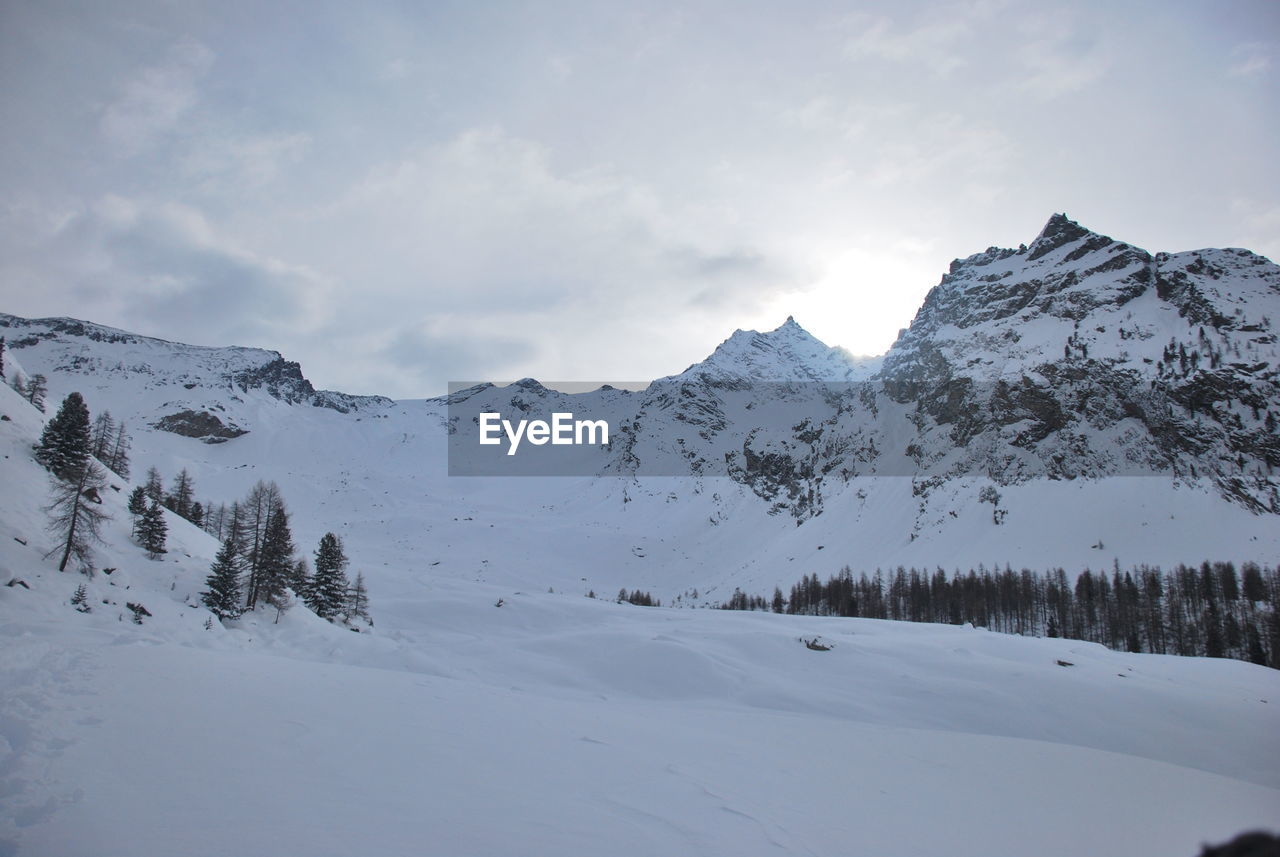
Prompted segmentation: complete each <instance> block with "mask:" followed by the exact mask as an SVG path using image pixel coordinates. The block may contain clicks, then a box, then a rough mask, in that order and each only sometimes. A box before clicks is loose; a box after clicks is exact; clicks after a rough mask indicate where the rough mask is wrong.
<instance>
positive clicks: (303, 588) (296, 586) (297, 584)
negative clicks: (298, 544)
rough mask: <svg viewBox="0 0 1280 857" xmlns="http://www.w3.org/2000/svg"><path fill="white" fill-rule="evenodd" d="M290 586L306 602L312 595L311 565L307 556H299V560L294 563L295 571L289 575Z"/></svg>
mask: <svg viewBox="0 0 1280 857" xmlns="http://www.w3.org/2000/svg"><path fill="white" fill-rule="evenodd" d="M289 588H290V589H292V590H293V593H294V594H295V595H297V596H298V597H299V598H301V599H302V600H303V602H304V603H305V602H306V600H307V599H308V598H309V597H310V595H311V565H310V564H309V563H308V562H307V558H306V557H305V556H300V557H298V561H297V562H295V563H294V564H293V573H292V574H290V575H289Z"/></svg>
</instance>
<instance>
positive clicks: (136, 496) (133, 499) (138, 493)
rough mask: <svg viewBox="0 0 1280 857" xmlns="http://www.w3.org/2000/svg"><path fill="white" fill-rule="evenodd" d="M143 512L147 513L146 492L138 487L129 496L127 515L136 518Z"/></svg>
mask: <svg viewBox="0 0 1280 857" xmlns="http://www.w3.org/2000/svg"><path fill="white" fill-rule="evenodd" d="M145 511H147V490H146V489H145V488H143V487H142V486H141V485H138V486H135V487H134V489H133V493H132V494H130V495H129V514H130V515H133V516H135V517H137V516H139V515H141V514H142V513H143V512H145Z"/></svg>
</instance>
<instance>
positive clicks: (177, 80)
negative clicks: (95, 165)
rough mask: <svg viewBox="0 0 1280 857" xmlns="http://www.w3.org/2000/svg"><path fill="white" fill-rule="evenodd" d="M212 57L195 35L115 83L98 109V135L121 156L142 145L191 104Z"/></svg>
mask: <svg viewBox="0 0 1280 857" xmlns="http://www.w3.org/2000/svg"><path fill="white" fill-rule="evenodd" d="M213 60H214V54H213V51H211V50H209V48H207V47H205V46H204V45H203V44H201V43H200V42H197V41H195V40H194V39H189V38H188V39H182V40H181V41H179V42H177V43H176V44H174V45H173V46H172V47H171V48H170V49H169V51H168V55H167V56H166V57H165V59H164V61H163V62H160V63H158V64H156V65H152V66H148V67H146V68H143V69H141V70H139V71H138V72H136V73H135V74H134V75H133V76H132V77H130V78H129V79H128V80H126V81H125V82H124V83H123V84H122V85H121V86H120V87H119V94H118V95H117V97H116V98H115V100H113V101H112V102H111V103H109V104H107V105H106V106H105V107H104V108H103V110H102V115H101V118H100V121H99V128H100V130H101V132H102V135H103V136H104V137H105V138H106V140H107V141H108V142H109V143H110V144H111V145H112V146H114V147H115V148H116V149H117V150H118V151H120V152H121V153H123V154H125V155H137V154H139V153H141V152H142V151H144V150H145V149H147V148H148V147H149V146H150V145H151V144H152V143H153V142H154V141H155V140H156V139H157V138H159V137H161V136H162V135H164V134H166V133H168V132H169V131H172V130H173V129H174V128H175V127H176V126H177V125H178V123H179V121H180V120H181V119H182V118H183V116H184V115H185V114H187V113H188V112H189V111H190V110H191V108H192V107H193V106H194V105H195V104H196V102H197V100H198V97H199V93H198V90H197V85H198V84H199V82H200V80H201V79H202V78H203V77H204V76H205V75H206V74H207V73H208V71H209V69H210V67H211V66H212V65H213Z"/></svg>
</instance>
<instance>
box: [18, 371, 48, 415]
mask: <svg viewBox="0 0 1280 857" xmlns="http://www.w3.org/2000/svg"><path fill="white" fill-rule="evenodd" d="M18 392H20V393H21V394H22V396H23V398H25V399H26V400H27V401H28V402H30V403H31V406H32V407H33V408H35V409H36V410H37V411H39V412H40V413H42V414H43V413H44V397H45V396H47V395H48V394H49V385H48V383H47V379H46V378H45V377H44V376H43V375H40V374H36V375H32V376H31V377H30V378H28V379H27V386H26V387H25V388H23V389H21V390H18Z"/></svg>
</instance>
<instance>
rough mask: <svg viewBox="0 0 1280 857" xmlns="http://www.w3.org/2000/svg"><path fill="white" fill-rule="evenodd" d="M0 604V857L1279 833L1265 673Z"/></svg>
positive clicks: (602, 615)
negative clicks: (1267, 829)
mask: <svg viewBox="0 0 1280 857" xmlns="http://www.w3.org/2000/svg"><path fill="white" fill-rule="evenodd" d="M56 577H57V572H53V573H52V574H45V575H44V577H43V578H42V580H40V581H37V582H35V583H33V586H36V587H39V586H42V585H45V584H50V583H54V582H55V580H53V579H51V578H56ZM56 582H61V581H56ZM67 583H70V581H67ZM0 591H3V593H4V601H3V603H0V608H3V610H4V612H3V617H4V621H3V623H0V628H2V629H3V630H2V631H0V633H3V635H4V640H3V643H2V644H0V645H2V646H3V653H4V654H3V656H2V658H0V683H2V686H3V695H2V700H3V702H2V707H0V728H2V730H3V735H4V737H5V740H6V741H7V743H8V747H7V748H6V749H7V750H8V753H7V756H6V758H5V761H4V765H3V768H0V776H2V780H0V789H2V790H3V794H4V804H3V807H4V809H3V816H2V818H0V821H2V823H3V825H4V827H3V828H2V830H3V833H2V835H0V853H4V854H21V855H65V857H76V856H77V855H85V857H89V855H94V857H106V855H157V857H161V855H187V854H190V855H204V854H207V855H226V854H262V855H280V854H297V855H351V854H377V855H381V854H397V855H398V854H404V855H412V854H432V855H601V854H611V855H612V854H616V855H678V854H725V855H755V854H761V855H764V854H797V855H810V854H823V855H849V854H866V855H882V857H887V855H899V854H900V855H908V854H911V855H929V854H974V855H980V854H981V855H1002V854H1006V855H1019V854H1028V855H1029V854H1037V855H1052V854H1062V855H1079V854H1089V855H1108V854H1114V855H1135V854H1152V855H1156V854H1160V855H1164V854H1168V855H1177V854H1188V855H1192V854H1195V853H1198V846H1199V844H1200V843H1201V842H1202V841H1218V840H1222V839H1226V838H1229V837H1230V836H1231V835H1233V834H1235V833H1238V832H1240V831H1241V830H1243V829H1246V828H1250V827H1257V826H1271V827H1274V826H1275V824H1276V822H1277V821H1278V820H1280V818H1278V813H1280V766H1278V765H1277V764H1276V761H1277V759H1278V758H1280V673H1277V672H1275V671H1271V670H1266V669H1264V668H1261V667H1256V666H1253V665H1250V664H1246V663H1242V662H1235V661H1209V660H1202V659H1179V658H1174V657H1161V656H1152V655H1126V654H1121V653H1116V652H1110V651H1107V650H1105V649H1103V648H1101V647H1098V646H1094V645H1090V644H1082V643H1074V642H1071V641H1063V640H1032V639H1022V638H1016V637H1008V636H1002V635H997V634H992V633H988V632H985V631H982V630H975V629H971V628H953V627H943V626H928V625H909V624H905V623H892V622H880V621H874V620H840V619H806V618H803V617H786V616H773V615H766V614H740V613H723V612H719V611H700V610H665V609H646V608H638V607H631V606H629V605H628V606H621V605H615V604H608V603H602V602H595V601H590V600H588V599H583V598H579V597H570V596H557V595H551V594H538V595H528V596H521V595H514V594H512V593H507V595H506V597H505V598H504V604H503V606H502V607H500V608H497V607H495V606H494V605H495V603H496V602H495V599H494V597H493V596H494V593H493V592H489V591H483V590H479V589H476V588H458V589H456V590H453V589H445V590H441V589H439V588H436V589H433V588H431V587H426V586H424V591H423V597H422V600H421V601H420V602H419V603H416V604H415V603H408V602H406V603H402V604H399V605H395V612H396V613H397V615H396V617H395V618H396V619H397V620H403V619H405V618H407V617H408V616H409V615H411V614H413V615H416V617H417V618H418V620H419V622H420V627H421V630H420V631H418V632H415V633H412V634H410V633H406V632H393V633H385V632H381V633H379V634H378V635H367V634H366V635H360V636H357V635H356V634H353V633H351V632H350V631H345V630H340V629H336V628H332V627H331V626H327V625H326V624H325V623H323V622H321V621H320V620H318V619H316V618H315V617H313V616H311V615H310V614H308V613H306V612H305V611H303V610H301V609H298V610H295V611H293V612H292V613H289V614H286V615H285V617H284V618H283V619H282V620H281V622H280V624H279V625H271V624H269V623H268V622H267V621H266V619H265V617H264V618H263V619H261V620H258V622H260V623H261V624H258V623H257V622H247V623H246V624H245V627H243V628H242V629H239V630H233V631H224V630H220V629H217V628H215V629H214V630H212V631H205V630H204V629H203V628H202V627H201V625H200V624H199V623H197V622H196V621H195V620H196V619H197V618H198V617H196V615H195V613H196V611H195V610H190V611H187V613H189V614H190V615H189V616H188V617H187V619H189V620H190V621H187V622H185V623H184V622H183V621H182V616H181V614H178V615H174V616H171V617H168V618H167V619H166V620H161V618H160V617H159V616H157V624H158V625H160V626H161V627H160V628H159V630H158V631H152V630H149V628H148V626H146V625H144V626H141V627H138V626H135V625H133V624H131V623H129V622H128V621H125V622H119V621H117V619H116V617H115V615H114V614H113V615H112V616H111V617H110V618H109V619H108V618H106V617H103V616H101V615H100V614H101V612H102V611H97V612H95V613H94V614H90V615H89V616H81V615H80V614H75V613H73V612H72V611H70V609H69V608H65V607H64V608H63V611H62V612H63V613H64V614H65V615H54V614H52V613H49V614H48V615H41V613H43V612H45V611H35V612H36V615H34V616H32V617H30V618H27V619H23V618H19V617H20V616H21V615H22V614H21V613H19V612H18V611H17V610H15V609H14V608H15V604H14V602H15V601H17V600H18V599H21V598H24V597H26V596H27V595H29V593H18V594H14V593H13V590H11V589H4V590H0ZM31 600H34V599H31ZM174 606H175V607H176V605H174ZM104 610H105V608H104ZM156 612H159V611H156ZM77 620H83V621H77ZM397 624H399V622H398V621H397ZM68 626H70V628H69V627H68ZM184 626H185V627H186V628H188V629H190V630H187V631H185V632H184V631H183V630H182V628H183V627H184ZM802 635H803V636H804V637H805V638H806V639H812V638H813V636H814V635H821V638H822V640H823V642H825V643H826V644H828V645H832V648H831V649H830V650H829V651H825V652H824V651H815V650H811V649H809V648H807V647H805V646H804V645H803V644H802V643H801V642H800V639H799V638H800V637H801V636H802ZM1059 659H1062V660H1068V661H1070V662H1072V663H1073V664H1074V665H1073V666H1071V667H1063V666H1059V665H1058V664H1057V663H1056V661H1057V660H1059Z"/></svg>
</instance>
